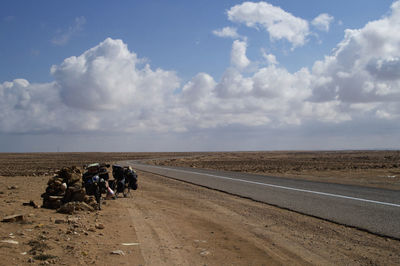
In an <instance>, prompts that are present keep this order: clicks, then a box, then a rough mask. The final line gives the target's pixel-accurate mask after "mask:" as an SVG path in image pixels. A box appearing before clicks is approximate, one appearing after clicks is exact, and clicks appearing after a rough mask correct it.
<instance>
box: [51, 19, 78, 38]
mask: <svg viewBox="0 0 400 266" xmlns="http://www.w3.org/2000/svg"><path fill="white" fill-rule="evenodd" d="M85 23H86V18H85V17H83V16H82V17H77V18H75V20H74V24H73V25H71V26H70V27H69V28H68V29H67V30H64V31H60V33H59V34H58V35H57V36H56V37H54V38H53V39H52V40H51V42H52V43H53V44H55V45H65V44H67V43H68V42H69V40H70V39H71V38H72V37H73V36H74V35H75V34H77V33H78V32H80V31H82V30H83V25H85Z"/></svg>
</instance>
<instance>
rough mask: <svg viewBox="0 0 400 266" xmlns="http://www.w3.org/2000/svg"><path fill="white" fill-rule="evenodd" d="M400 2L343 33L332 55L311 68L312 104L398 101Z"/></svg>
mask: <svg viewBox="0 0 400 266" xmlns="http://www.w3.org/2000/svg"><path fill="white" fill-rule="evenodd" d="M399 3H400V2H395V3H394V4H393V5H392V10H391V11H392V12H391V13H390V14H389V15H387V16H385V17H383V18H381V19H379V20H376V21H371V22H369V23H367V24H366V25H365V26H364V27H363V28H361V29H357V30H346V31H345V38H344V40H343V41H341V42H340V43H339V44H338V46H337V48H336V50H335V52H334V53H333V54H332V55H331V56H327V57H326V58H325V60H323V61H317V62H316V63H315V64H314V66H313V76H314V78H313V79H314V81H313V84H314V85H313V96H312V100H314V101H319V102H321V101H332V100H339V101H341V102H343V103H363V102H364V103H365V102H382V103H385V102H393V101H394V102H398V101H399V100H400V74H399V70H400V61H399V57H400V36H399V35H398V34H396V32H399V31H400V19H399V16H400V4H399Z"/></svg>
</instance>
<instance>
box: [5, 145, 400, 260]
mask: <svg viewBox="0 0 400 266" xmlns="http://www.w3.org/2000/svg"><path fill="white" fill-rule="evenodd" d="M126 160H146V161H147V162H148V163H150V164H155V165H171V166H185V167H195V168H206V169H217V170H223V171H239V172H249V173H257V174H262V175H264V174H265V175H272V176H279V177H281V178H299V179H306V180H316V181H321V182H328V183H341V184H352V185H358V186H369V187H378V188H384V189H391V190H400V151H318V152H311V151H295V152H292V151H276V152H214V153H206V152H198V153H32V154H23V153H15V154H6V153H3V154H0V218H1V219H2V218H3V217H6V216H9V215H22V216H23V219H22V220H21V221H15V222H2V223H0V265H47V264H54V265H90V264H92V265H399V264H400V240H399V239H393V238H386V237H381V236H377V235H374V234H372V233H368V232H365V231H362V230H359V229H357V228H351V227H346V226H343V225H339V224H335V223H332V222H330V221H325V220H321V219H318V218H314V217H309V216H306V215H302V214H299V213H296V212H292V211H290V210H284V209H280V208H278V207H275V206H270V205H268V204H264V203H260V202H255V201H252V200H250V199H245V198H241V197H238V196H235V195H230V194H226V193H223V192H220V191H214V190H211V189H207V188H203V187H199V186H195V185H192V184H188V183H185V182H181V181H177V180H173V179H168V178H166V177H163V176H159V175H154V174H150V173H145V172H140V171H138V175H139V188H138V190H136V191H132V192H131V193H130V194H129V195H128V197H126V198H123V197H122V198H118V199H116V200H104V201H103V202H104V204H103V208H102V210H100V211H94V212H87V211H85V212H82V211H81V212H76V213H74V214H70V215H66V214H61V213H57V212H56V210H51V209H44V208H40V207H39V208H34V207H33V206H30V205H27V204H26V203H29V202H30V201H33V202H35V204H37V205H41V197H40V195H41V194H42V193H43V192H44V191H45V188H46V185H47V181H48V179H49V178H50V177H52V176H53V175H54V174H55V172H56V171H57V170H58V169H60V168H62V167H65V166H72V165H75V166H78V167H82V166H83V165H85V164H88V163H93V162H107V163H111V164H112V163H116V162H121V161H126ZM399 193H400V191H399ZM24 203H25V204H24ZM399 226H400V221H399Z"/></svg>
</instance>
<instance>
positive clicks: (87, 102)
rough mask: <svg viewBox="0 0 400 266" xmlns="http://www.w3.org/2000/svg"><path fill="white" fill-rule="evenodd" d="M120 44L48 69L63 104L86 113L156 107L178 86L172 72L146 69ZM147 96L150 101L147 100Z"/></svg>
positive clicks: (102, 46)
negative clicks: (123, 108) (130, 107)
mask: <svg viewBox="0 0 400 266" xmlns="http://www.w3.org/2000/svg"><path fill="white" fill-rule="evenodd" d="M140 65H141V60H140V59H138V58H137V56H136V54H135V53H132V52H130V51H129V50H128V47H127V45H126V44H124V43H123V42H122V41H121V40H113V39H110V38H108V39H106V40H105V41H103V42H101V43H100V44H99V45H97V46H95V47H93V48H91V49H89V50H87V51H86V52H84V53H83V54H82V55H80V56H78V57H76V56H72V57H69V58H67V59H65V60H64V62H62V64H60V65H58V66H56V65H54V66H52V67H51V73H52V74H53V76H54V78H55V80H56V82H57V84H58V85H59V87H60V93H61V98H62V100H63V102H64V103H65V104H66V105H68V106H71V107H76V108H80V109H87V110H115V109H120V108H121V107H123V106H129V105H132V106H133V103H135V104H134V106H141V105H143V103H146V104H147V105H152V104H154V105H156V104H158V105H160V104H163V102H164V101H165V95H167V94H171V93H172V92H173V90H174V89H176V88H177V87H178V86H179V79H178V77H177V76H176V74H175V73H174V72H170V71H164V70H161V69H157V70H155V71H153V70H152V69H151V68H150V66H149V65H145V66H143V67H142V68H140ZM150 95H151V97H149V96H150Z"/></svg>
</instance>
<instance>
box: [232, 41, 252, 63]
mask: <svg viewBox="0 0 400 266" xmlns="http://www.w3.org/2000/svg"><path fill="white" fill-rule="evenodd" d="M246 50H247V43H246V42H244V41H239V40H235V41H234V42H233V44H232V50H231V63H232V65H233V66H235V67H237V68H239V69H244V68H246V67H247V66H248V65H249V64H250V60H249V59H248V58H247V56H246Z"/></svg>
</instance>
